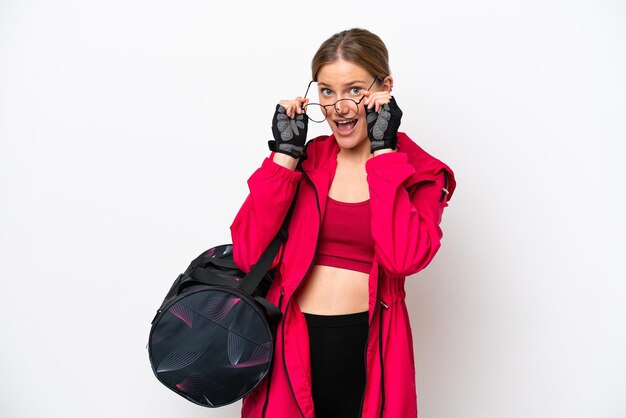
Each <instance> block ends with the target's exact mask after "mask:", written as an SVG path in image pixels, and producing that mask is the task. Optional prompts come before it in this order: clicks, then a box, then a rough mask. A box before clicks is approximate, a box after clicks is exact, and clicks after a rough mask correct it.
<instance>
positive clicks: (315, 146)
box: [231, 133, 456, 418]
mask: <svg viewBox="0 0 626 418" xmlns="http://www.w3.org/2000/svg"><path fill="white" fill-rule="evenodd" d="M338 151H339V147H338V145H337V143H336V141H335V140H334V137H333V136H322V137H318V138H315V139H314V140H312V141H311V142H310V143H309V144H308V148H307V151H306V159H305V160H304V161H303V162H302V164H301V167H302V172H299V171H292V170H290V169H287V168H285V167H282V166H280V165H278V164H276V163H274V162H273V161H272V160H271V156H270V158H266V159H265V160H264V161H263V164H262V165H261V167H260V168H258V169H257V170H256V171H255V172H254V173H253V174H252V176H251V177H250V178H249V180H248V186H249V188H250V194H249V195H248V197H247V199H246V201H245V202H244V204H243V206H242V207H241V209H240V210H239V212H238V213H237V216H236V217H235V219H234V221H233V224H232V225H231V233H232V239H233V251H234V258H235V262H236V263H237V265H238V266H239V267H240V268H241V269H242V270H244V271H248V270H249V269H250V267H251V266H252V265H253V264H254V263H255V262H256V261H257V260H258V258H259V256H260V255H261V253H262V252H263V251H264V250H265V248H266V247H267V246H268V245H269V243H270V241H271V240H272V239H273V238H274V237H275V236H276V234H277V233H278V230H279V228H280V226H281V224H282V222H283V218H284V217H285V215H286V213H287V211H288V209H289V206H290V204H291V202H292V200H293V197H294V195H295V192H296V189H297V186H298V184H300V190H299V192H298V196H297V201H296V204H295V207H294V212H293V215H292V218H291V221H290V223H289V227H288V232H289V237H288V239H287V241H286V243H285V245H284V246H283V248H281V251H280V253H279V254H278V256H277V257H276V259H275V260H274V265H276V264H277V261H278V260H280V257H281V255H282V260H281V262H280V265H279V266H278V271H277V274H276V276H275V279H274V282H273V283H272V286H271V288H270V290H269V292H268V295H267V299H268V300H269V301H270V302H273V303H274V304H276V305H277V306H278V307H279V308H280V310H281V311H282V312H283V318H282V320H281V322H280V324H279V327H278V331H277V336H276V345H275V353H274V363H273V369H272V372H271V376H270V375H269V374H268V378H265V379H264V380H263V381H262V382H261V384H259V386H257V387H256V388H255V390H253V391H252V392H251V393H250V394H248V395H247V396H246V397H245V398H244V399H243V407H242V413H241V415H242V417H244V418H261V417H262V416H266V417H267V418H297V417H302V418H313V417H314V408H313V399H312V396H311V370H310V358H309V341H308V331H307V330H308V328H307V325H306V322H305V319H304V315H303V314H302V312H301V311H300V309H299V306H298V303H297V302H296V299H295V298H292V296H293V295H294V293H295V291H296V290H297V289H298V287H299V286H300V285H301V283H302V282H303V281H304V278H305V277H306V276H307V274H308V272H309V270H310V268H311V267H312V265H313V261H314V258H315V253H316V245H317V238H318V235H319V229H320V225H321V220H322V219H323V217H324V211H325V208H326V201H327V196H328V190H329V189H330V185H331V183H332V181H333V176H334V173H335V168H336V166H337V158H336V156H337V152H338ZM365 168H366V171H367V182H368V184H369V192H370V205H371V208H372V235H373V237H374V242H375V260H374V263H373V266H372V271H371V272H370V276H369V321H370V328H369V336H368V343H367V352H366V353H364V354H365V357H366V358H365V361H366V365H367V368H366V370H367V379H366V387H365V393H364V396H363V404H362V417H363V418H374V417H386V418H410V417H416V416H417V398H416V390H415V364H414V360H413V341H412V335H411V326H410V323H409V315H408V312H407V308H406V304H405V290H404V281H405V276H408V275H411V274H414V273H416V272H418V271H420V270H422V269H423V268H424V267H426V266H427V265H428V264H429V263H430V261H431V260H432V259H433V257H434V256H435V254H436V253H437V250H438V249H439V247H440V240H441V238H442V232H441V229H440V227H439V223H440V222H441V216H442V213H443V209H444V208H445V207H446V206H448V204H447V201H448V200H449V199H450V197H451V196H452V193H453V192H454V189H455V186H456V182H455V179H454V174H453V172H452V170H450V168H449V167H448V166H447V165H446V164H444V163H442V162H441V161H439V160H438V159H436V158H434V157H432V156H431V155H429V154H428V153H426V152H425V151H424V150H422V149H421V148H420V147H419V146H418V145H416V144H415V143H414V142H413V141H411V139H409V138H408V137H407V136H406V135H405V134H403V133H398V152H396V153H387V154H382V155H379V156H377V157H373V158H371V159H369V160H368V161H367V163H366V165H365ZM446 186H447V187H446ZM442 188H445V189H447V192H446V190H442ZM381 336H382V338H381ZM268 384H269V391H268ZM268 393H269V395H268ZM264 409H265V414H264V415H263V410H264Z"/></svg>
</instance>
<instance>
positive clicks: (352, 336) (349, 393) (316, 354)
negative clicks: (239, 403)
mask: <svg viewBox="0 0 626 418" xmlns="http://www.w3.org/2000/svg"><path fill="white" fill-rule="evenodd" d="M304 316H305V318H306V321H307V325H308V329H309V340H310V347H311V377H312V379H313V403H314V405H315V418H358V417H359V416H360V413H361V400H362V397H363V390H364V389H365V344H366V343H367V333H368V327H369V326H368V312H367V311H365V312H358V313H354V314H347V315H315V314H309V313H305V314H304Z"/></svg>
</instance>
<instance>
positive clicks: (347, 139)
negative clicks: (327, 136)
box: [329, 122, 367, 149]
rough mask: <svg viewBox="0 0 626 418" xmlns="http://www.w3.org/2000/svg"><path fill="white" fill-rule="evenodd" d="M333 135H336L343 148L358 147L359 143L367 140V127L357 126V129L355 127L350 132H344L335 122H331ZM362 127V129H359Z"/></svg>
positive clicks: (336, 139)
mask: <svg viewBox="0 0 626 418" xmlns="http://www.w3.org/2000/svg"><path fill="white" fill-rule="evenodd" d="M329 124H330V127H331V130H332V132H333V135H334V136H335V141H337V144H338V145H339V147H340V148H343V149H352V148H357V147H358V146H359V145H361V144H362V143H363V141H365V140H367V128H366V127H361V126H357V129H354V130H353V131H352V132H350V133H349V134H347V135H346V134H344V133H342V132H341V130H340V129H338V128H337V126H336V125H335V123H333V122H329ZM359 128H360V129H359Z"/></svg>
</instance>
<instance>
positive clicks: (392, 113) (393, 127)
mask: <svg viewBox="0 0 626 418" xmlns="http://www.w3.org/2000/svg"><path fill="white" fill-rule="evenodd" d="M365 113H366V115H367V136H368V137H369V139H370V144H371V148H370V149H371V152H372V153H374V151H378V150H381V149H387V148H389V149H393V150H395V149H396V146H397V145H398V135H397V134H398V128H399V127H400V120H401V119H402V110H400V108H399V107H398V104H397V103H396V99H394V98H393V97H392V98H391V100H390V101H389V103H386V104H384V105H383V106H382V107H381V109H380V111H379V112H376V110H375V109H374V108H372V109H368V108H367V107H366V108H365Z"/></svg>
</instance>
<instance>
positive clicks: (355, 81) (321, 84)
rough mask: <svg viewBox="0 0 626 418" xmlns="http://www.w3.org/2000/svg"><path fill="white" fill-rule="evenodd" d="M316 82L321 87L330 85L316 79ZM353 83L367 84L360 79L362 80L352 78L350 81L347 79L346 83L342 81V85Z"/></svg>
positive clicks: (351, 84)
mask: <svg viewBox="0 0 626 418" xmlns="http://www.w3.org/2000/svg"><path fill="white" fill-rule="evenodd" d="M317 84H318V85H319V86H323V87H330V84H328V83H324V82H323V81H318V82H317ZM355 84H367V83H366V82H365V81H362V80H352V81H349V82H347V83H344V86H353V85H355Z"/></svg>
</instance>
